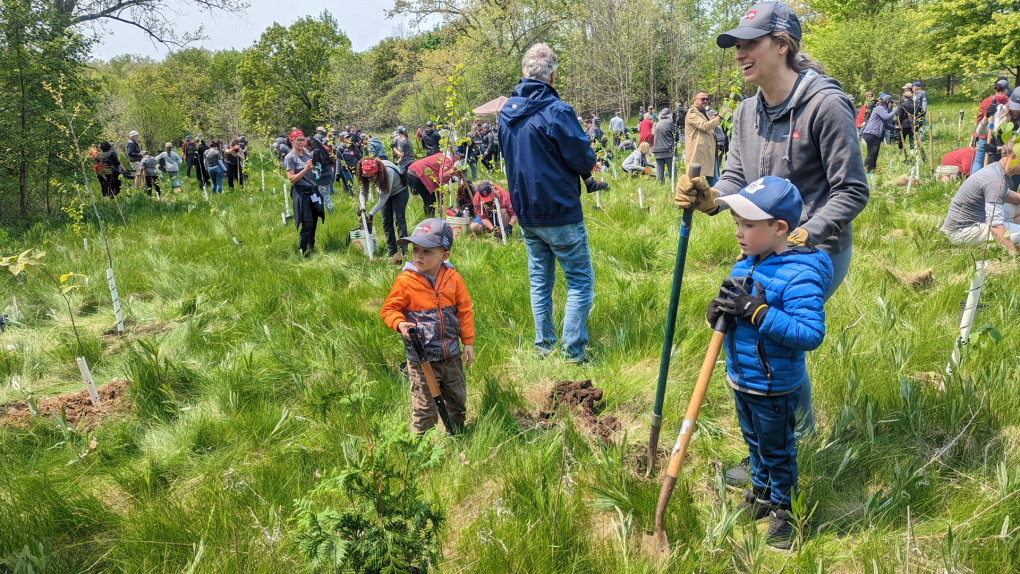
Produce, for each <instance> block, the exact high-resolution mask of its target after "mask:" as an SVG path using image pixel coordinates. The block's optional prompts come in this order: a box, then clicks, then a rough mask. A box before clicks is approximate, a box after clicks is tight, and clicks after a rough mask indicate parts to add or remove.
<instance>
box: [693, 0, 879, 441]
mask: <svg viewBox="0 0 1020 574" xmlns="http://www.w3.org/2000/svg"><path fill="white" fill-rule="evenodd" d="M800 40H801V27H800V20H798V19H797V16H796V14H794V12H793V9H792V8H790V7H789V6H788V5H786V4H784V3H782V2H762V3H759V4H755V5H754V6H752V7H751V8H750V9H749V10H748V11H747V14H746V15H745V16H744V17H743V18H741V20H740V25H739V26H737V27H736V28H734V29H733V30H730V31H728V32H725V33H723V34H720V35H719V37H718V38H716V43H717V44H718V45H719V47H720V48H724V49H725V48H730V47H734V46H736V48H737V52H736V59H737V63H738V64H739V65H740V68H741V71H742V72H743V74H744V80H745V81H747V82H748V83H751V84H755V85H757V86H758V93H757V94H756V95H755V96H754V97H752V98H747V99H745V100H744V101H743V102H741V104H740V106H739V107H738V108H737V111H736V112H735V114H734V118H733V134H732V139H731V143H730V152H729V157H728V159H727V160H726V166H725V168H724V170H723V172H722V177H721V178H720V179H719V182H718V183H717V184H716V186H715V187H714V188H713V187H710V186H709V185H708V184H707V183H706V182H705V180H704V178H700V177H699V178H694V179H691V178H689V177H688V176H686V175H684V176H682V177H680V178H679V179H678V180H677V185H676V195H675V197H674V203H676V205H677V207H680V208H682V209H687V208H691V207H693V208H695V209H698V210H700V211H702V212H705V213H708V214H710V215H711V214H715V213H717V212H718V211H719V209H720V208H719V206H717V205H715V199H716V198H717V197H719V196H724V195H731V194H734V193H738V192H739V191H740V190H741V189H743V188H744V187H745V186H746V185H747V184H749V183H751V182H753V181H757V180H758V179H760V178H761V177H763V176H766V175H774V176H779V177H782V178H785V179H787V180H789V181H790V182H791V183H793V184H794V185H796V186H797V188H798V189H800V193H801V196H802V199H803V203H804V210H803V213H802V214H801V218H800V225H799V226H798V227H797V228H796V229H794V230H793V231H792V232H791V233H790V245H791V246H798V247H804V246H811V247H817V248H818V249H820V250H821V251H824V252H826V253H828V254H829V256H830V257H831V258H832V267H833V277H832V284H831V286H830V287H829V290H828V292H827V293H825V298H826V299H828V298H829V297H830V296H831V295H832V294H833V292H835V290H836V288H837V287H839V285H840V283H842V282H843V279H845V278H846V274H847V270H848V269H849V268H850V254H851V248H852V246H853V230H852V226H851V222H852V221H853V220H854V218H855V217H857V215H858V214H860V212H861V211H862V210H863V209H864V207H865V206H866V205H867V204H868V180H867V177H866V175H865V172H864V162H863V161H862V159H861V147H860V141H859V139H858V137H857V128H856V126H855V124H854V109H853V104H852V103H851V102H850V99H849V98H848V97H847V96H846V94H844V93H843V89H842V87H841V86H840V85H839V82H837V81H836V80H834V79H832V78H829V77H826V76H825V75H823V71H822V69H821V67H820V66H818V64H816V63H815V62H813V61H811V60H809V59H808V58H806V57H805V56H803V55H802V54H800V53H799V52H800ZM800 408H801V409H802V410H803V411H804V412H805V413H806V417H805V419H804V421H803V423H802V424H803V428H798V429H797V430H798V434H800V431H802V430H809V429H812V428H813V427H814V419H813V417H812V415H811V387H810V384H809V383H808V384H805V385H804V387H803V388H802V391H801V402H800Z"/></svg>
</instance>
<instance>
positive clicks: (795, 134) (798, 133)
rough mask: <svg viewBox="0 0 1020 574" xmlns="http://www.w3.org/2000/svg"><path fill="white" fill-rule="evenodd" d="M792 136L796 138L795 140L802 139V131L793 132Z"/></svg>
mask: <svg viewBox="0 0 1020 574" xmlns="http://www.w3.org/2000/svg"><path fill="white" fill-rule="evenodd" d="M790 137H791V138H793V139H795V140H799V139H800V132H793V134H791V135H790Z"/></svg>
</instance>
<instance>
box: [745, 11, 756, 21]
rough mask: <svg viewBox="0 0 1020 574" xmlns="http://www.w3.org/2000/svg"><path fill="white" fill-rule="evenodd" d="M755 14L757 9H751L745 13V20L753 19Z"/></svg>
mask: <svg viewBox="0 0 1020 574" xmlns="http://www.w3.org/2000/svg"><path fill="white" fill-rule="evenodd" d="M757 15H758V11H757V10H751V11H750V12H748V13H747V16H744V19H745V20H754V17H755V16H757Z"/></svg>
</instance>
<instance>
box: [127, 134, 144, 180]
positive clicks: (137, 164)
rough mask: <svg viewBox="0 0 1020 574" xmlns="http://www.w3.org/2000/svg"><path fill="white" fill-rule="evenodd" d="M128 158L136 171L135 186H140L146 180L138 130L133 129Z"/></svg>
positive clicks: (130, 136) (130, 135)
mask: <svg viewBox="0 0 1020 574" xmlns="http://www.w3.org/2000/svg"><path fill="white" fill-rule="evenodd" d="M127 159H128V162H129V163H130V164H131V169H132V170H134V172H135V187H136V188H138V187H140V186H141V184H142V183H143V182H144V181H145V172H144V170H142V146H141V145H139V144H138V132H136V131H134V130H131V133H130V134H129V137H128V141H127Z"/></svg>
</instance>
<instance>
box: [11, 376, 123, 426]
mask: <svg viewBox="0 0 1020 574" xmlns="http://www.w3.org/2000/svg"><path fill="white" fill-rule="evenodd" d="M96 391H97V392H98V393H99V406H98V407H95V406H92V400H91V399H90V398H89V393H88V391H87V390H85V389H82V390H81V391H79V392H77V393H69V394H66V395H58V396H55V397H46V398H40V399H38V400H37V402H36V404H37V405H38V408H39V416H41V417H48V416H49V415H50V413H54V412H55V413H59V412H60V407H64V412H65V413H66V415H67V424H69V425H71V426H73V427H75V428H77V429H79V430H82V431H90V430H92V429H94V428H96V426H97V425H98V424H99V419H100V418H102V417H103V416H105V415H108V414H110V413H112V412H115V411H120V410H124V409H125V408H127V404H128V396H127V381H124V380H121V379H114V380H113V381H110V382H109V383H107V384H105V385H103V386H101V387H99V388H97V389H96ZM31 423H32V411H31V410H29V408H28V404H27V403H26V402H25V401H20V402H13V403H6V404H2V405H0V426H15V427H21V428H25V427H28V426H29V425H30V424H31Z"/></svg>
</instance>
